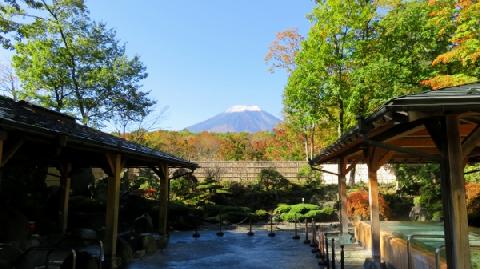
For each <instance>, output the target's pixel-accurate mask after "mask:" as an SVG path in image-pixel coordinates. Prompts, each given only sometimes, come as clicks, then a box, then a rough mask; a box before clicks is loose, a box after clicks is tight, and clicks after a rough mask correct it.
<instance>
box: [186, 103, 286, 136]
mask: <svg viewBox="0 0 480 269" xmlns="http://www.w3.org/2000/svg"><path fill="white" fill-rule="evenodd" d="M279 122H280V120H279V119H277V118H276V117H275V116H273V115H272V114H270V113H268V112H266V111H264V110H262V109H261V108H260V107H259V106H245V105H237V106H232V107H230V108H229V109H227V111H225V112H224V113H220V114H218V115H216V116H214V117H212V118H209V119H207V120H205V121H202V122H200V123H197V124H194V125H192V126H189V127H187V128H186V129H187V130H190V131H191V132H194V133H199V132H203V131H207V132H213V133H235V132H249V133H255V132H258V131H268V130H272V129H273V128H274V127H275V126H276V125H277V124H278V123H279Z"/></svg>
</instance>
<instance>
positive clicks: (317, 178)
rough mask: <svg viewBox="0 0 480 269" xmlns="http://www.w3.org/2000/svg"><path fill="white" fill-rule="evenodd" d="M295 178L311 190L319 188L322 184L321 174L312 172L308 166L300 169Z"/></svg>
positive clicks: (315, 171)
mask: <svg viewBox="0 0 480 269" xmlns="http://www.w3.org/2000/svg"><path fill="white" fill-rule="evenodd" d="M297 178H298V180H299V181H304V182H305V185H306V186H309V187H311V188H319V187H320V186H321V185H322V183H323V179H322V173H321V172H320V171H317V170H313V169H312V167H311V166H310V165H306V166H303V167H301V168H300V170H299V172H298V174H297Z"/></svg>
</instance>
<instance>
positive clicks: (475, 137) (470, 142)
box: [462, 125, 480, 157]
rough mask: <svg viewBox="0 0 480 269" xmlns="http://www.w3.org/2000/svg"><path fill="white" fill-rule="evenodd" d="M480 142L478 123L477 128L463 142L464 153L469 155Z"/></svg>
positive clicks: (479, 126) (465, 155)
mask: <svg viewBox="0 0 480 269" xmlns="http://www.w3.org/2000/svg"><path fill="white" fill-rule="evenodd" d="M479 142H480V125H477V127H475V129H474V130H473V131H472V132H471V133H470V134H469V135H468V136H467V137H466V138H465V139H464V140H463V142H462V154H463V156H464V157H467V156H468V155H469V154H470V153H471V152H472V151H473V150H474V149H475V148H476V147H477V146H478V143H479Z"/></svg>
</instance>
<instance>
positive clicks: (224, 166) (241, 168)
mask: <svg viewBox="0 0 480 269" xmlns="http://www.w3.org/2000/svg"><path fill="white" fill-rule="evenodd" d="M196 163H198V164H199V165H200V168H198V169H197V170H195V173H194V175H195V176H196V177H197V178H198V179H200V180H203V179H205V176H206V174H207V170H209V169H215V170H217V171H218V172H219V174H220V177H221V178H222V179H224V180H232V181H252V180H256V179H257V177H258V174H259V173H260V171H261V170H262V169H266V168H275V169H276V170H277V171H278V172H280V173H281V174H282V175H283V176H284V177H285V178H287V179H288V180H291V181H295V180H297V179H298V173H299V172H300V170H301V169H302V167H305V166H307V165H308V163H307V162H305V161H196ZM322 169H324V170H327V171H330V172H333V173H337V171H338V168H337V165H336V164H325V165H323V166H322ZM377 175H378V176H377V177H378V181H379V183H393V182H395V180H396V178H395V175H394V174H393V172H392V171H390V169H389V168H388V167H382V168H381V169H380V170H378V172H377ZM349 177H350V174H347V179H348V178H349ZM323 180H324V182H325V183H326V184H337V181H338V179H337V176H335V175H331V174H327V173H323ZM367 180H368V168H367V166H366V165H364V164H359V165H357V167H356V171H355V181H356V182H360V181H362V182H366V181H367Z"/></svg>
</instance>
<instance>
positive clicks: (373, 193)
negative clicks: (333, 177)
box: [368, 163, 380, 262]
mask: <svg viewBox="0 0 480 269" xmlns="http://www.w3.org/2000/svg"><path fill="white" fill-rule="evenodd" d="M377 170H378V168H377V167H376V166H375V165H372V164H371V163H369V164H368V203H369V205H370V227H371V233H372V258H373V260H374V261H375V262H380V208H379V205H378V182H377Z"/></svg>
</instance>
